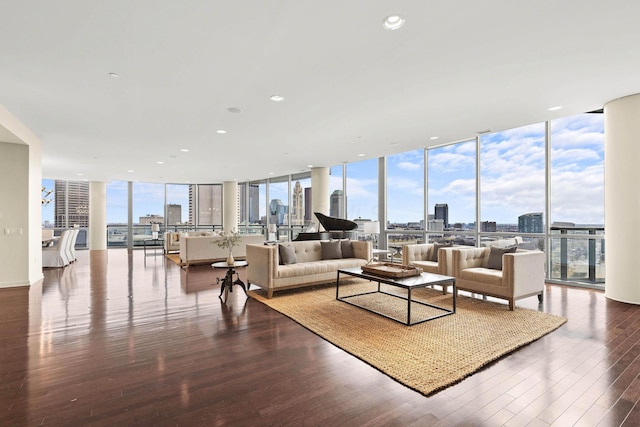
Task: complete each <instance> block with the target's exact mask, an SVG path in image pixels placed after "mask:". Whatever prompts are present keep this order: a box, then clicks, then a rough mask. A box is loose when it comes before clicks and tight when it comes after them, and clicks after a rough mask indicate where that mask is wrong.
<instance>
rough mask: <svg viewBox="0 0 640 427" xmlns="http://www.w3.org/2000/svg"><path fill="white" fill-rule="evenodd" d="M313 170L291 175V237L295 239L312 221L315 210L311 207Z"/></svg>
mask: <svg viewBox="0 0 640 427" xmlns="http://www.w3.org/2000/svg"><path fill="white" fill-rule="evenodd" d="M311 198H312V194H311V172H304V173H300V174H295V175H292V176H291V195H290V196H289V200H290V201H291V203H290V208H289V217H290V218H291V237H292V239H295V238H296V237H297V236H298V233H300V232H301V231H304V229H305V227H306V226H307V225H308V224H310V223H311V221H312V217H313V219H315V217H314V216H313V212H311V211H312V209H311Z"/></svg>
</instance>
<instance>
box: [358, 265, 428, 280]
mask: <svg viewBox="0 0 640 427" xmlns="http://www.w3.org/2000/svg"><path fill="white" fill-rule="evenodd" d="M362 271H364V272H365V273H369V274H373V275H376V276H383V277H393V278H401V277H411V276H419V275H420V274H422V271H423V270H422V269H421V268H420V267H416V266H415V265H401V264H394V263H391V262H369V263H367V264H365V265H363V266H362Z"/></svg>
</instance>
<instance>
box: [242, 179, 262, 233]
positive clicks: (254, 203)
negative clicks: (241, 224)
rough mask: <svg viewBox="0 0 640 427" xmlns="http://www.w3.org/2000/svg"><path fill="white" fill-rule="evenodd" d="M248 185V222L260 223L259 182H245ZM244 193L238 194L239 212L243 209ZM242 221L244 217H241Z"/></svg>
mask: <svg viewBox="0 0 640 427" xmlns="http://www.w3.org/2000/svg"><path fill="white" fill-rule="evenodd" d="M247 185H248V186H249V198H248V202H246V203H247V205H248V207H249V212H248V219H249V224H259V223H260V185H259V184H247ZM245 199H246V197H245V195H244V194H241V195H240V212H244V211H245V206H244V203H245ZM241 220H242V221H244V218H242V219H241Z"/></svg>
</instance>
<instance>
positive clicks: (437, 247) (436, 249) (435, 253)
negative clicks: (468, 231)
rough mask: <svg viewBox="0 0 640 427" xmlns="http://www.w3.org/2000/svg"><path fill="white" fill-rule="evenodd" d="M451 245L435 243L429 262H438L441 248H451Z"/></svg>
mask: <svg viewBox="0 0 640 427" xmlns="http://www.w3.org/2000/svg"><path fill="white" fill-rule="evenodd" d="M450 247H451V243H434V244H433V251H432V252H431V258H430V259H429V261H433V262H438V252H439V250H440V248H450Z"/></svg>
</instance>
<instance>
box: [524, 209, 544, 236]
mask: <svg viewBox="0 0 640 427" xmlns="http://www.w3.org/2000/svg"><path fill="white" fill-rule="evenodd" d="M542 225H543V223H542V212H532V213H527V214H523V215H520V216H519V217H518V232H520V233H543V232H544V229H543V226H542Z"/></svg>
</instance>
